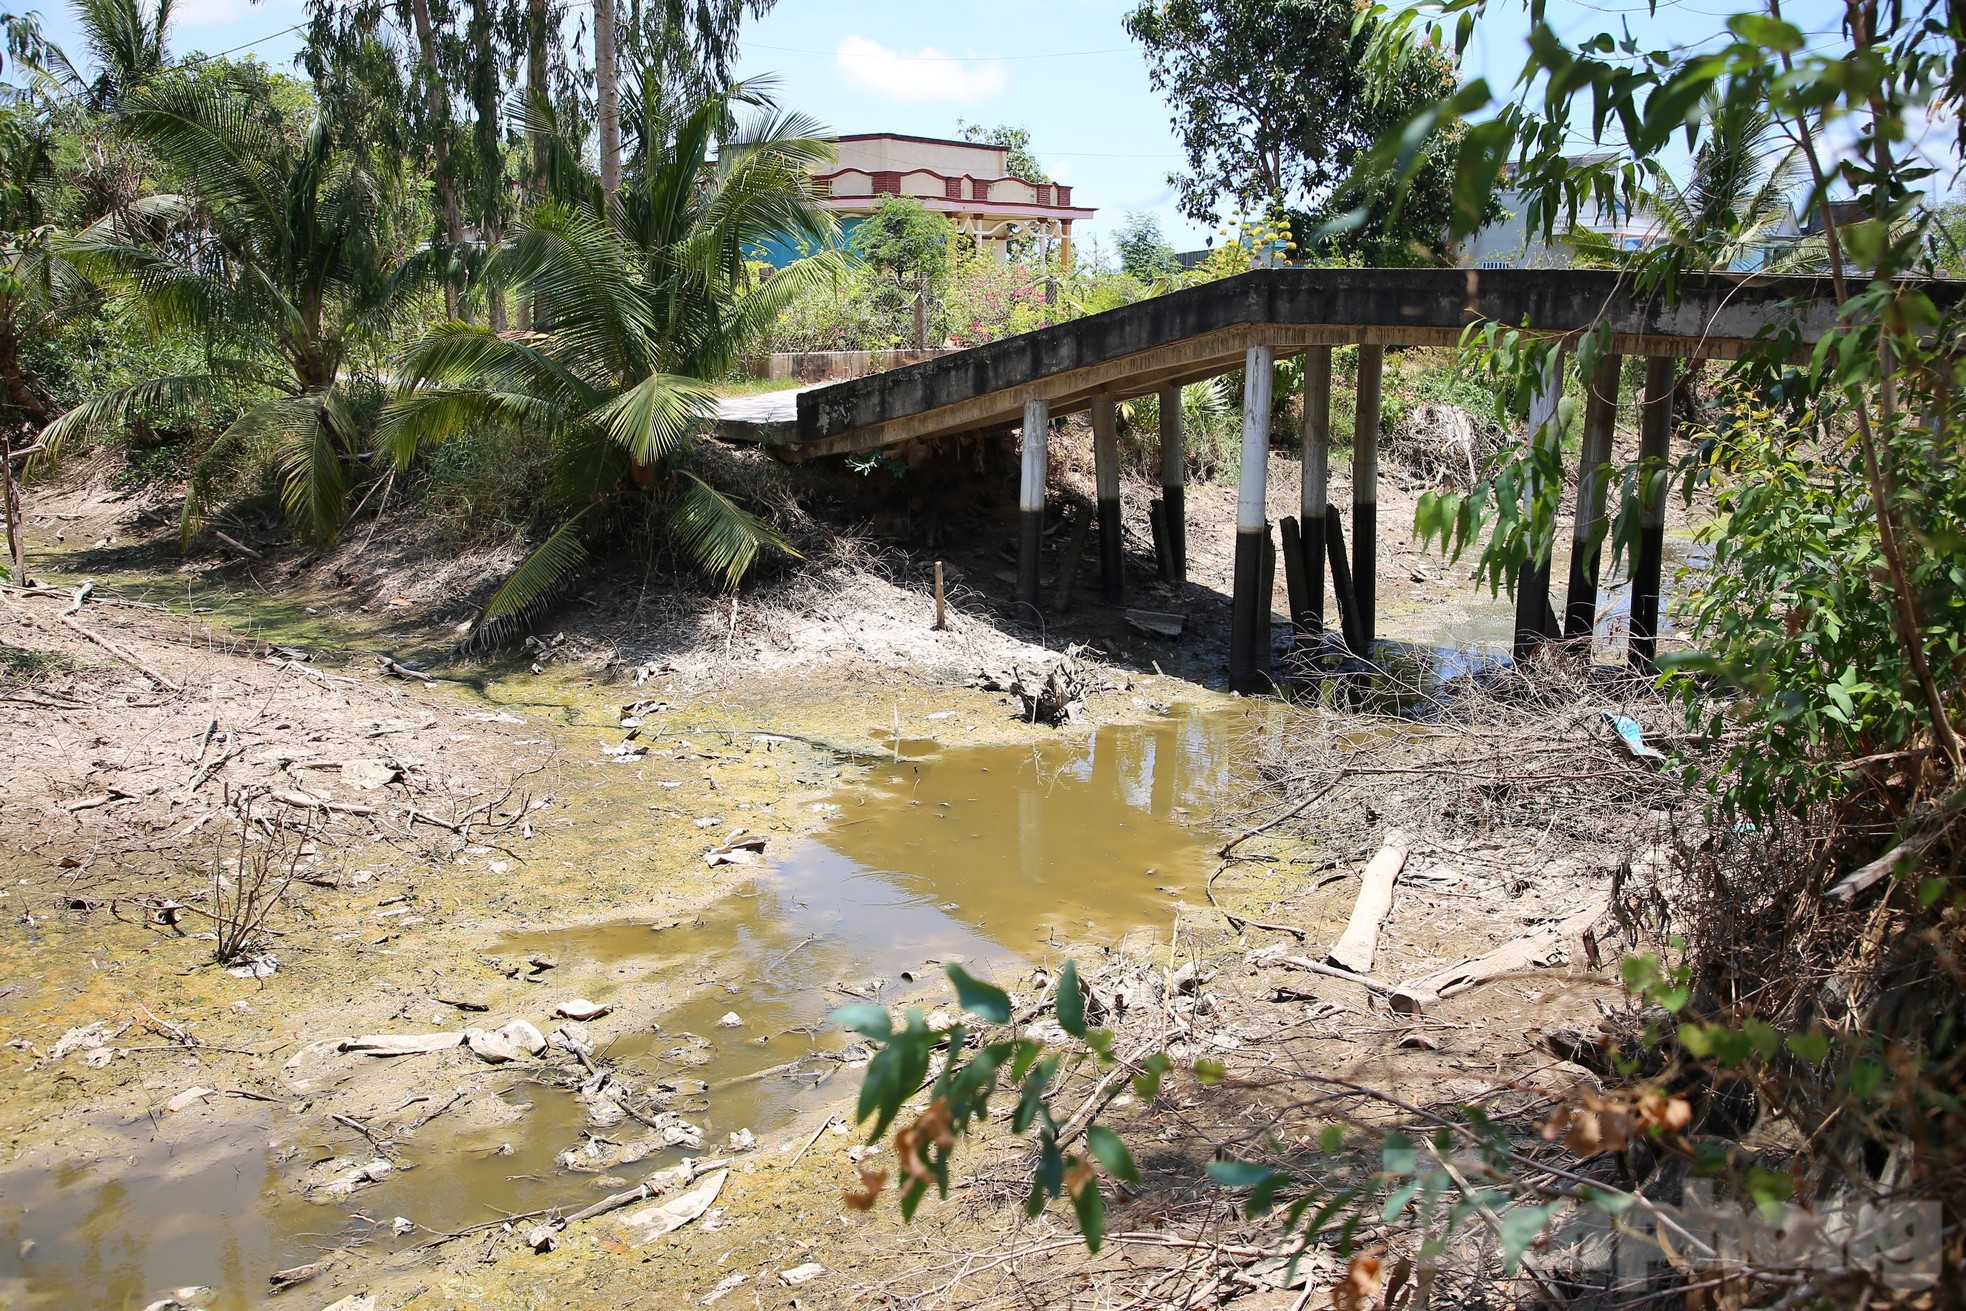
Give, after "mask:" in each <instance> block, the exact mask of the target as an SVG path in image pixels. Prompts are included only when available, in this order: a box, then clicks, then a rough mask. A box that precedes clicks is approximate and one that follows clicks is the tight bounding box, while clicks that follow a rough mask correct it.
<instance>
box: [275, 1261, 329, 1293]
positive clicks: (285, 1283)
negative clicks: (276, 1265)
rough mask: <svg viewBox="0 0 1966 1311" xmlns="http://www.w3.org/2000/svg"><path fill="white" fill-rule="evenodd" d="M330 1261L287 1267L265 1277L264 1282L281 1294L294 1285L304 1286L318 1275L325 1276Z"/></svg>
mask: <svg viewBox="0 0 1966 1311" xmlns="http://www.w3.org/2000/svg"><path fill="white" fill-rule="evenodd" d="M333 1264H334V1262H332V1261H310V1262H308V1263H307V1264H306V1265H297V1266H289V1267H288V1268H287V1269H285V1270H275V1271H274V1272H273V1273H272V1274H271V1275H269V1276H267V1280H266V1282H267V1283H269V1284H271V1285H273V1291H274V1292H276V1293H279V1292H283V1291H285V1290H286V1289H289V1288H292V1287H293V1286H294V1285H295V1284H304V1283H306V1282H307V1281H308V1280H310V1279H313V1278H315V1277H316V1276H318V1275H322V1274H326V1273H327V1271H328V1268H329V1267H330V1266H332V1265H333Z"/></svg>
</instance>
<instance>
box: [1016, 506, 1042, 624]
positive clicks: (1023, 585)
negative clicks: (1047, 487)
mask: <svg viewBox="0 0 1966 1311" xmlns="http://www.w3.org/2000/svg"><path fill="white" fill-rule="evenodd" d="M1043 549H1044V511H1043V510H1024V511H1021V512H1020V514H1019V521H1018V525H1017V599H1018V601H1020V602H1021V603H1023V604H1024V605H1028V606H1031V607H1032V608H1033V609H1035V608H1036V607H1037V604H1038V572H1039V565H1040V564H1041V562H1042V559H1043V557H1042V555H1041V552H1042V551H1043Z"/></svg>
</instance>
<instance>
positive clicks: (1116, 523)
mask: <svg viewBox="0 0 1966 1311" xmlns="http://www.w3.org/2000/svg"><path fill="white" fill-rule="evenodd" d="M1125 568H1126V547H1125V539H1124V538H1123V537H1122V536H1121V535H1120V503H1119V502H1118V501H1116V500H1115V501H1105V500H1102V501H1100V502H1099V592H1100V595H1101V596H1103V597H1104V598H1105V599H1106V601H1107V603H1108V604H1111V605H1118V604H1119V603H1120V602H1121V601H1124V600H1125V599H1126V576H1125Z"/></svg>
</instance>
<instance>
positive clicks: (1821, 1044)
mask: <svg viewBox="0 0 1966 1311" xmlns="http://www.w3.org/2000/svg"><path fill="white" fill-rule="evenodd" d="M1788 1048H1789V1050H1790V1051H1792V1052H1794V1053H1795V1054H1796V1055H1797V1056H1799V1057H1801V1058H1802V1059H1803V1060H1805V1061H1807V1062H1809V1064H1811V1065H1821V1064H1822V1063H1823V1062H1824V1061H1825V1060H1827V1059H1828V1058H1829V1035H1828V1034H1826V1033H1824V1032H1823V1031H1822V1030H1821V1029H1812V1030H1810V1031H1809V1032H1808V1033H1791V1034H1790V1035H1789V1036H1788Z"/></svg>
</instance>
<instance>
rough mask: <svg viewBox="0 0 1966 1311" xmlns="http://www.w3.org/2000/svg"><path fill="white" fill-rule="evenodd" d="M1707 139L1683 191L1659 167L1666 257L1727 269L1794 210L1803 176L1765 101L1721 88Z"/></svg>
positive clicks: (1715, 93) (1709, 104)
mask: <svg viewBox="0 0 1966 1311" xmlns="http://www.w3.org/2000/svg"><path fill="white" fill-rule="evenodd" d="M1702 117H1703V118H1704V119H1705V122H1706V133H1705V136H1704V137H1703V138H1702V140H1701V142H1700V148H1699V150H1698V151H1697V152H1695V154H1694V156H1693V170H1692V173H1691V174H1690V175H1689V176H1688V178H1687V180H1686V184H1685V185H1684V186H1681V185H1679V184H1678V183H1676V182H1674V181H1673V180H1672V177H1671V176H1670V175H1669V174H1667V173H1666V172H1665V170H1664V169H1663V168H1661V167H1658V166H1657V165H1656V164H1655V166H1654V169H1653V177H1654V184H1655V188H1654V204H1655V205H1656V207H1657V210H1658V214H1659V219H1660V222H1661V225H1662V226H1663V228H1664V230H1665V238H1666V242H1665V244H1666V246H1667V248H1668V255H1669V257H1671V258H1674V259H1676V260H1678V261H1679V262H1680V263H1681V265H1682V267H1685V268H1689V269H1726V268H1730V267H1732V266H1733V264H1734V263H1735V262H1736V261H1737V260H1739V259H1741V258H1742V257H1743V256H1744V255H1748V254H1750V253H1752V252H1753V251H1754V250H1755V249H1756V248H1757V247H1758V246H1759V244H1760V243H1761V242H1762V240H1763V239H1764V237H1765V234H1766V233H1767V231H1768V229H1769V228H1770V227H1772V226H1773V225H1774V224H1776V223H1777V222H1779V221H1780V219H1781V217H1782V215H1783V214H1784V213H1785V212H1786V211H1787V210H1788V207H1789V203H1790V197H1791V196H1792V195H1794V193H1795V188H1796V186H1797V185H1798V183H1799V181H1800V179H1801V176H1802V160H1801V158H1800V154H1799V152H1798V150H1797V149H1796V148H1795V147H1794V146H1793V145H1788V144H1787V142H1786V138H1784V137H1783V135H1782V129H1781V126H1780V125H1779V124H1778V123H1777V122H1776V121H1775V119H1774V117H1773V115H1772V114H1771V113H1770V112H1769V109H1768V105H1767V100H1766V98H1765V97H1762V96H1758V95H1750V94H1747V89H1746V88H1745V87H1742V86H1736V85H1734V84H1731V83H1722V84H1718V85H1716V86H1715V87H1714V88H1713V89H1712V90H1711V91H1709V92H1708V93H1707V97H1706V103H1705V104H1704V105H1703V106H1702Z"/></svg>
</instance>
